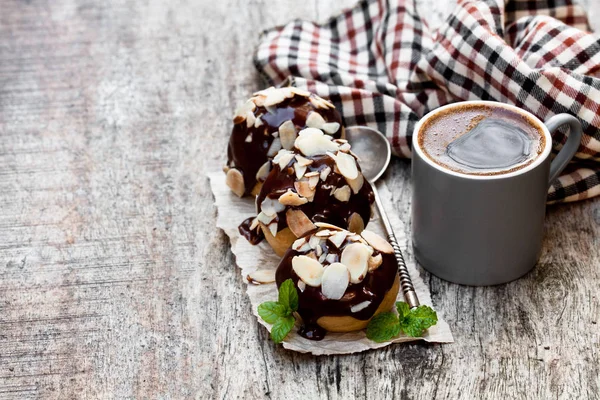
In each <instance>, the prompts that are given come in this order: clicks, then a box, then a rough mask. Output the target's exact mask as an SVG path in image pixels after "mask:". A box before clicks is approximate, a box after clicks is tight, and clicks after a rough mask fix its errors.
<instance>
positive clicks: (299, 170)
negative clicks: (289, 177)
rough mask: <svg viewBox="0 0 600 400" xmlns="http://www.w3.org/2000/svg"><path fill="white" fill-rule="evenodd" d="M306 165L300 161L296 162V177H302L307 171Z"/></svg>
mask: <svg viewBox="0 0 600 400" xmlns="http://www.w3.org/2000/svg"><path fill="white" fill-rule="evenodd" d="M306 168H307V167H306V166H302V165H300V164H299V163H297V162H296V163H294V171H295V172H296V179H302V177H303V176H304V173H305V172H306Z"/></svg>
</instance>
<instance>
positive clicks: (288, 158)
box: [273, 152, 294, 171]
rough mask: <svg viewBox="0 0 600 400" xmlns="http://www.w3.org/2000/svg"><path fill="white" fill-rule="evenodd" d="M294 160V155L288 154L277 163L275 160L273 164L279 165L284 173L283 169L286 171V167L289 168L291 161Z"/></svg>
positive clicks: (283, 155)
mask: <svg viewBox="0 0 600 400" xmlns="http://www.w3.org/2000/svg"><path fill="white" fill-rule="evenodd" d="M293 159H294V153H292V152H288V153H284V154H282V155H281V156H280V157H279V159H278V160H277V161H275V159H273V162H275V163H277V165H279V168H281V170H282V171H283V169H285V167H287V166H288V164H289V163H290V161H292V160H293Z"/></svg>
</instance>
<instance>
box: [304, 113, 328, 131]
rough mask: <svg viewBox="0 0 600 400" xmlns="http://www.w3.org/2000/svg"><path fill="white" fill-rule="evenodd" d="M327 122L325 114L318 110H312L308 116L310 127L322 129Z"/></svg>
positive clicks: (307, 122) (307, 124) (307, 121)
mask: <svg viewBox="0 0 600 400" xmlns="http://www.w3.org/2000/svg"><path fill="white" fill-rule="evenodd" d="M325 123H326V122H325V119H323V116H322V115H321V114H319V113H318V112H316V111H311V112H310V114H308V117H307V118H306V126H308V127H309V128H317V129H321V127H322V126H323V125H325Z"/></svg>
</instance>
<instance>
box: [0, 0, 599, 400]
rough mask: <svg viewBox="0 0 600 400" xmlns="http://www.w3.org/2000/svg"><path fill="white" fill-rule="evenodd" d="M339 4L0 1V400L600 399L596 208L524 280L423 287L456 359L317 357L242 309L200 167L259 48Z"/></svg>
mask: <svg viewBox="0 0 600 400" xmlns="http://www.w3.org/2000/svg"><path fill="white" fill-rule="evenodd" d="M351 3H352V0H344V1H342V2H330V3H329V2H327V3H326V2H321V1H316V0H314V1H312V2H298V1H296V0H281V1H277V2H268V1H264V0H258V1H250V2H248V1H240V0H223V1H208V0H203V1H190V0H178V1H170V2H167V1H164V2H161V1H137V0H132V1H114V2H100V1H91V0H77V1H76V0H52V1H40V0H32V1H26V2H25V1H14V0H6V1H3V2H2V3H1V4H0V398H15V399H23V398H55V399H68V398H132V397H135V398H184V397H197V398H222V399H229V398H248V399H255V398H256V399H258V398H273V399H280V398H289V399H294V398H311V399H312V398H334V399H344V398H354V397H360V398H392V397H394V398H410V399H413V398H414V399H416V398H420V399H433V398H436V399H438V398H439V399H442V398H477V397H481V398H515V399H521V398H543V399H548V398H564V399H571V398H599V394H598V393H599V392H600V378H599V375H600V369H599V366H598V364H599V362H600V354H599V353H600V343H599V342H600V339H599V337H600V334H599V331H600V327H599V325H598V322H599V320H600V315H599V313H600V307H599V303H600V301H599V296H600V294H599V293H598V289H599V286H600V200H591V201H585V202H582V203H577V204H573V205H564V206H553V207H550V208H549V210H548V218H547V222H546V233H547V236H546V240H545V243H544V250H543V254H542V257H541V261H540V264H539V265H538V266H537V268H536V269H535V270H534V271H533V272H532V273H530V274H529V275H527V276H526V277H525V278H523V279H521V280H519V281H517V282H514V283H511V284H508V285H503V286H498V287H492V288H468V287H461V286H457V285H453V284H449V283H446V282H443V281H441V280H439V279H437V278H435V277H431V276H429V275H428V274H426V273H425V274H424V277H425V279H426V281H428V282H429V285H430V287H431V291H432V297H433V299H434V302H435V304H436V305H437V308H438V310H439V312H440V313H442V314H443V315H444V317H445V318H446V320H447V321H448V322H449V323H450V325H451V326H452V328H453V331H454V335H455V338H456V343H455V344H452V345H444V346H442V345H423V344H416V345H398V346H392V347H389V348H387V349H385V350H381V351H373V352H368V353H364V354H358V355H352V356H346V357H320V358H315V357H311V356H306V355H299V354H294V353H290V352H286V351H284V350H282V349H281V348H280V347H277V346H275V345H273V344H272V343H271V342H270V341H269V340H267V334H266V330H265V329H263V328H262V327H260V326H259V325H258V323H257V322H256V321H255V319H254V317H253V316H252V315H251V313H250V308H249V302H248V300H247V298H246V295H245V294H244V290H243V288H244V284H245V283H244V282H243V281H242V279H241V277H240V276H239V274H238V273H237V271H236V270H235V267H234V260H233V258H232V255H231V253H230V251H229V245H228V241H227V239H226V237H225V235H224V234H223V233H222V232H219V231H218V230H215V229H214V223H215V208H214V207H213V205H212V201H213V199H212V196H211V193H210V191H209V188H208V182H207V179H206V177H205V172H206V171H208V170H211V169H215V168H219V167H220V166H221V165H222V163H223V160H224V157H225V154H224V151H225V146H226V142H227V136H228V130H229V129H230V119H229V117H230V115H231V110H232V109H233V108H234V106H235V104H236V103H237V102H238V101H240V100H241V99H243V98H244V97H245V96H246V95H247V94H248V93H249V92H251V91H252V90H253V89H256V88H257V87H259V85H260V82H259V81H258V77H257V74H256V73H255V71H254V69H253V67H252V62H251V53H252V48H253V46H254V45H255V44H256V42H257V34H258V32H259V31H260V30H262V29H263V28H266V27H268V26H271V25H273V24H277V23H283V22H285V21H287V20H289V19H291V18H317V19H323V18H325V17H327V16H328V15H329V14H331V13H332V12H334V11H335V10H338V9H339V8H341V7H343V6H348V5H350V4H351ZM421 4H422V6H423V7H429V8H431V9H432V10H433V11H432V12H431V18H432V21H433V23H434V24H436V23H439V21H440V20H441V19H442V18H443V16H444V15H445V12H447V10H448V9H450V8H451V2H448V3H443V5H442V6H440V5H438V2H436V1H434V0H427V1H425V0H423V1H421ZM588 6H589V9H590V10H591V12H592V13H593V15H594V16H597V15H598V11H597V9H598V7H600V2H598V1H596V0H594V2H591V0H590V2H589V4H588ZM592 20H593V22H595V23H596V28H600V23H599V22H598V20H597V18H593V19H592ZM386 179H388V181H390V182H392V184H393V187H394V188H395V192H394V193H395V197H396V199H397V207H396V210H395V211H396V212H398V213H400V215H401V216H402V217H403V218H404V219H405V220H408V215H409V208H410V193H411V189H410V179H409V164H408V163H407V162H406V161H399V160H396V161H394V163H393V167H392V170H391V172H390V173H389V174H388V176H387V177H386Z"/></svg>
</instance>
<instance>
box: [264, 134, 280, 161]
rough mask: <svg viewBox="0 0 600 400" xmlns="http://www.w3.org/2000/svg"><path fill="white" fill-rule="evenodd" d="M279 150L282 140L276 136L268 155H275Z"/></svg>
mask: <svg viewBox="0 0 600 400" xmlns="http://www.w3.org/2000/svg"><path fill="white" fill-rule="evenodd" d="M279 150H281V140H279V138H275V139H273V142H272V143H271V146H269V150H267V157H273V156H275V154H277V152H278V151H279Z"/></svg>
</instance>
